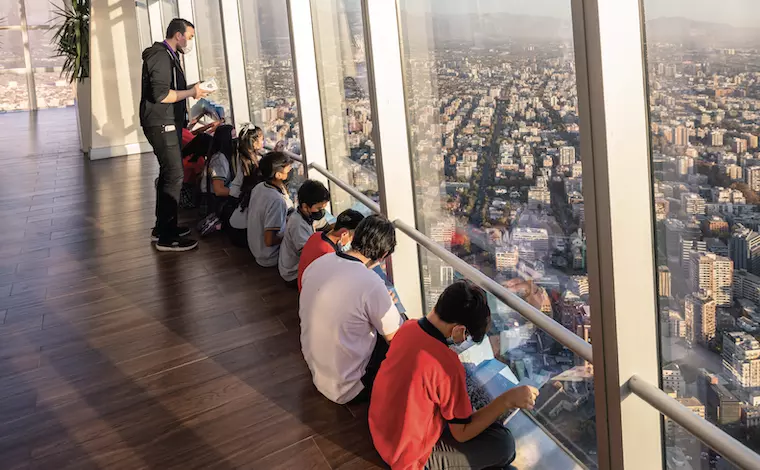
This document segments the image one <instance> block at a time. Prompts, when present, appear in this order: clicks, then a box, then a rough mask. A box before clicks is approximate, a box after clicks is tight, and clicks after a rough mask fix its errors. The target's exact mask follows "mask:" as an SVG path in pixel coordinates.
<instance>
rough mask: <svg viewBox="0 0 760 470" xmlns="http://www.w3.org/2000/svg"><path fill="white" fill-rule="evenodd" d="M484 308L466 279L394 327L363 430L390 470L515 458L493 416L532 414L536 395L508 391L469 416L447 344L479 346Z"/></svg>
mask: <svg viewBox="0 0 760 470" xmlns="http://www.w3.org/2000/svg"><path fill="white" fill-rule="evenodd" d="M490 319H491V311H490V309H489V308H488V302H487V299H486V294H485V292H484V291H483V290H482V289H480V288H479V287H477V286H475V285H474V284H472V283H470V282H468V281H457V282H455V283H454V284H452V285H450V286H449V287H447V288H446V290H445V291H444V292H443V294H441V296H440V297H439V298H438V302H437V303H436V305H435V308H434V309H433V311H432V312H430V313H429V314H428V315H427V317H425V318H422V319H420V320H419V321H416V322H415V321H409V322H406V323H405V324H404V325H403V326H401V328H400V329H399V330H398V332H397V333H396V335H395V336H394V338H393V341H392V342H391V345H390V350H389V351H388V355H387V357H386V359H385V361H383V363H382V365H381V366H380V371H379V372H378V374H377V378H376V379H375V383H374V387H373V389H372V397H371V399H370V407H369V428H370V432H371V433H372V441H373V442H374V444H375V448H376V449H377V451H378V453H379V454H380V456H381V457H382V458H383V460H385V462H386V463H388V464H389V465H390V466H391V468H392V469H393V470H407V469H409V470H418V469H423V468H424V469H426V470H435V469H450V468H458V469H466V468H471V469H484V468H506V467H507V466H508V465H509V464H510V463H511V462H512V461H513V460H514V458H515V441H514V439H513V438H512V434H511V433H510V432H509V430H507V429H506V428H505V427H504V426H502V425H501V424H500V423H496V420H497V419H498V418H499V416H500V415H501V414H502V413H504V412H505V411H507V410H510V409H513V408H523V409H532V408H533V406H534V405H535V402H536V397H537V396H538V390H536V389H535V388H533V387H529V386H521V387H515V388H513V389H510V390H509V391H507V392H505V393H503V394H502V395H500V396H499V397H497V398H496V399H495V400H494V401H492V402H491V403H490V404H489V405H487V406H485V407H484V408H481V409H479V410H478V411H476V412H473V410H472V405H471V404H470V398H469V396H468V395H467V386H466V385H465V371H464V366H462V364H461V362H459V357H458V356H457V354H456V353H455V352H454V351H452V350H451V349H449V347H448V343H449V342H450V341H453V342H455V343H461V342H463V341H465V339H466V338H467V336H468V333H469V334H470V335H472V338H473V340H474V341H476V342H480V341H482V340H483V338H484V337H485V334H486V332H487V331H488V327H489V323H490Z"/></svg>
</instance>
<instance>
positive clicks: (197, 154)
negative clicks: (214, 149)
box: [182, 132, 214, 162]
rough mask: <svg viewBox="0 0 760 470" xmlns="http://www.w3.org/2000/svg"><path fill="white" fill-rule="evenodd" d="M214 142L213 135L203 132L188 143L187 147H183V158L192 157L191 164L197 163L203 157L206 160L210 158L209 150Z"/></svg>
mask: <svg viewBox="0 0 760 470" xmlns="http://www.w3.org/2000/svg"><path fill="white" fill-rule="evenodd" d="M213 141H214V138H213V137H212V136H211V135H209V134H206V133H205V132H201V133H200V134H198V135H196V136H195V137H193V140H191V141H190V142H188V144H187V145H185V146H184V147H182V158H185V157H187V156H188V155H192V157H191V158H190V161H191V162H197V161H198V159H199V158H201V157H204V158H206V157H207V156H208V149H209V148H210V147H211V142H213Z"/></svg>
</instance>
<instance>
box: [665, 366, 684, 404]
mask: <svg viewBox="0 0 760 470" xmlns="http://www.w3.org/2000/svg"><path fill="white" fill-rule="evenodd" d="M662 389H663V390H672V391H674V392H676V395H677V396H678V397H683V396H684V394H685V393H686V381H685V380H684V378H683V374H681V367H680V366H679V365H678V364H676V363H672V364H668V365H666V366H664V367H663V368H662Z"/></svg>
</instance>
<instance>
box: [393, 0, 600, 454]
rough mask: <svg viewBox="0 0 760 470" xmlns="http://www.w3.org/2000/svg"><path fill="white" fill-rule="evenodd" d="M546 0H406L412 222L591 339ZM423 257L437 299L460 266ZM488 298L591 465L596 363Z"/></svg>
mask: <svg viewBox="0 0 760 470" xmlns="http://www.w3.org/2000/svg"><path fill="white" fill-rule="evenodd" d="M521 5H522V6H521ZM542 5H544V7H542V9H541V10H540V11H539V10H537V9H536V8H535V7H533V6H527V4H524V3H521V2H487V3H485V2H453V1H447V2H438V1H432V0H399V7H400V18H401V34H402V41H401V45H402V55H403V62H404V64H403V65H404V81H405V86H406V89H405V94H406V98H407V114H408V123H409V134H410V146H411V153H412V156H413V158H412V170H413V177H414V191H415V196H416V198H415V205H416V211H417V226H418V227H419V228H420V229H421V230H423V231H424V232H425V233H426V234H427V235H428V236H430V237H431V238H433V239H434V240H435V241H436V242H438V243H439V244H441V245H443V246H445V247H446V248H447V249H448V250H450V251H451V252H453V253H454V254H456V255H457V256H459V257H460V258H462V259H464V260H465V261H467V262H468V263H470V264H471V265H473V266H475V267H476V268H477V269H478V270H480V271H481V272H483V273H484V274H486V275H488V276H490V277H492V278H494V279H495V280H497V281H499V282H501V283H502V284H503V285H505V286H508V287H510V288H511V289H513V290H515V291H517V292H519V293H520V294H521V295H524V296H526V297H527V298H529V299H531V302H532V303H533V305H534V306H536V308H538V309H540V310H541V311H543V312H544V313H545V314H547V315H550V316H552V317H553V318H554V319H556V320H557V321H558V322H560V323H562V324H563V325H564V326H565V327H567V328H568V329H570V330H571V331H572V332H574V333H576V334H577V335H579V336H581V337H582V338H584V339H585V340H587V341H590V340H591V331H590V311H589V305H588V294H589V285H588V277H587V272H586V236H585V232H584V206H583V196H582V192H581V191H582V183H583V179H582V174H583V171H582V166H581V163H580V161H581V160H580V153H579V151H580V142H579V127H578V123H579V118H578V109H577V91H576V83H575V65H574V53H573V41H572V28H571V12H570V2H569V1H565V2H550V4H547V3H546V2H544V3H542ZM546 5H549V6H546ZM421 263H422V270H423V276H424V277H423V281H424V288H425V300H426V303H427V307H428V308H431V307H432V306H433V305H434V303H435V301H436V299H437V298H438V296H439V295H440V294H441V293H442V292H443V290H444V289H445V287H446V286H447V285H449V284H450V283H451V282H452V280H453V279H454V278H455V276H456V274H455V273H454V271H453V269H452V267H451V266H448V265H446V264H445V263H443V262H442V261H440V260H439V259H438V258H435V257H433V256H428V255H427V254H425V253H423V254H422V256H421ZM492 309H493V313H494V324H493V329H492V331H491V334H490V337H491V341H492V342H493V341H496V342H498V343H499V348H498V349H499V354H500V357H499V358H500V360H502V361H503V362H505V363H506V364H508V365H509V366H510V368H511V370H512V371H513V372H514V373H515V375H517V376H518V377H519V378H523V377H528V378H531V379H534V380H537V381H538V382H539V383H544V382H547V381H548V384H549V386H548V387H549V390H548V391H544V390H546V387H545V389H544V390H542V396H541V398H540V400H547V402H545V403H542V404H541V403H540V404H539V405H540V406H539V407H538V408H539V410H541V411H539V413H538V414H537V417H536V419H537V422H538V423H539V424H540V425H541V426H542V427H543V428H544V429H545V430H546V431H547V432H548V433H549V434H550V435H552V436H553V437H554V438H555V439H557V440H558V441H559V442H561V443H562V444H563V445H564V446H565V447H566V448H567V449H568V450H569V451H570V452H571V453H572V454H573V455H574V456H575V457H577V459H578V460H580V461H581V462H583V463H584V464H585V465H587V466H589V467H595V466H596V438H595V432H596V424H595V423H596V421H595V409H594V395H593V368H592V366H591V365H590V364H586V363H584V362H583V361H582V360H579V359H578V358H576V357H575V356H574V355H573V354H572V353H571V352H570V351H568V350H567V349H565V348H564V347H562V346H561V345H560V344H559V343H557V342H556V341H554V340H553V339H551V338H550V337H549V336H548V335H546V334H545V333H544V332H542V331H540V330H538V329H537V328H535V326H534V325H533V324H531V323H529V322H527V321H526V320H525V319H524V318H522V317H521V316H520V315H519V314H517V313H516V312H514V311H512V310H511V309H509V308H508V307H506V306H505V305H504V304H501V303H499V302H496V301H495V300H494V301H493V305H492ZM518 452H519V449H518Z"/></svg>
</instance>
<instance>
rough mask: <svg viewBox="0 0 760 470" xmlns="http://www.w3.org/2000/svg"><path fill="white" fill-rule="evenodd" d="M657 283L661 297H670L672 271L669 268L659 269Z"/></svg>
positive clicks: (660, 267) (662, 267)
mask: <svg viewBox="0 0 760 470" xmlns="http://www.w3.org/2000/svg"><path fill="white" fill-rule="evenodd" d="M657 281H658V283H657V286H658V291H659V294H660V297H670V294H671V292H670V269H668V267H667V266H659V267H658V268H657Z"/></svg>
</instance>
